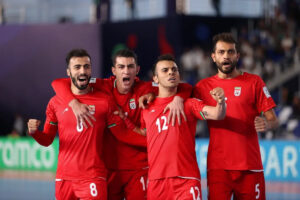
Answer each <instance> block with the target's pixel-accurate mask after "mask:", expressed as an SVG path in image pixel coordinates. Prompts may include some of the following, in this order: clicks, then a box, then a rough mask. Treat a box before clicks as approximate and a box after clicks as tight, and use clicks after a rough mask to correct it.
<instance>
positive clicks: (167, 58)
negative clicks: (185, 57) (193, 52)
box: [152, 54, 176, 75]
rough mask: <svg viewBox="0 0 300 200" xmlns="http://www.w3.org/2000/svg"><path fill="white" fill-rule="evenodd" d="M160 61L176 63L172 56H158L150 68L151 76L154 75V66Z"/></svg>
mask: <svg viewBox="0 0 300 200" xmlns="http://www.w3.org/2000/svg"><path fill="white" fill-rule="evenodd" d="M160 61H173V62H174V63H176V60H175V58H174V56H173V55H171V54H163V55H160V56H158V58H157V59H156V61H155V63H154V65H153V66H152V73H153V75H155V73H156V65H157V63H158V62H160Z"/></svg>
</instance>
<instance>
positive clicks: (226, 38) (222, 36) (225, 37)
mask: <svg viewBox="0 0 300 200" xmlns="http://www.w3.org/2000/svg"><path fill="white" fill-rule="evenodd" d="M212 41H213V49H212V51H213V52H215V51H216V45H217V43H218V42H219V41H223V42H227V43H231V44H235V48H236V50H237V52H239V44H238V42H237V41H236V40H235V38H234V37H233V35H232V34H231V33H219V34H217V35H215V36H214V37H213V40H212Z"/></svg>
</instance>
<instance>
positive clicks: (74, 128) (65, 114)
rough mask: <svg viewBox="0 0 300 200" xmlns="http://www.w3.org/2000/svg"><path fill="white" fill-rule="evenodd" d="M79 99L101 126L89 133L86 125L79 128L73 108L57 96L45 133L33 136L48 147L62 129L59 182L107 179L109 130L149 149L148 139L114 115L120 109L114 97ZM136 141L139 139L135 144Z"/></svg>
mask: <svg viewBox="0 0 300 200" xmlns="http://www.w3.org/2000/svg"><path fill="white" fill-rule="evenodd" d="M76 98H78V99H79V100H80V101H81V102H83V103H85V104H87V105H89V106H90V107H91V108H92V111H90V112H91V114H92V115H94V117H95V118H96V122H97V123H94V126H93V127H88V128H87V129H86V128H84V127H83V125H82V124H77V121H76V119H75V116H74V114H73V112H72V110H71V108H69V107H68V106H67V105H66V104H65V103H63V102H62V100H60V99H59V98H58V97H57V96H54V97H53V98H52V99H51V100H50V101H49V103H48V106H47V110H46V115H47V118H46V122H45V127H44V131H43V132H40V131H37V132H36V133H34V134H32V137H34V139H35V140H37V141H38V142H39V143H40V144H41V145H44V146H48V145H50V144H51V143H52V141H53V139H54V137H55V134H56V132H57V128H58V132H59V155H58V164H57V172H56V177H57V178H58V179H65V180H82V179H90V178H96V177H106V168H105V166H104V162H103V158H102V157H101V156H102V146H103V134H104V129H105V128H106V127H108V128H109V129H110V130H111V132H112V133H113V134H114V135H115V136H116V137H117V138H118V139H120V140H122V141H124V142H129V143H131V144H135V145H141V146H146V142H145V137H144V136H141V135H139V134H137V133H135V132H133V131H130V130H128V129H126V126H125V124H124V123H123V120H121V118H120V117H119V116H117V115H114V114H113V111H115V110H117V107H116V105H114V104H113V101H112V99H111V98H110V97H108V96H107V95H105V94H104V93H101V92H90V93H88V94H85V95H77V96H76ZM132 137H134V138H135V140H134V141H133V140H132ZM133 142H134V143H133Z"/></svg>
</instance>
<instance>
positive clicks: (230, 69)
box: [216, 61, 237, 74]
mask: <svg viewBox="0 0 300 200" xmlns="http://www.w3.org/2000/svg"><path fill="white" fill-rule="evenodd" d="M216 65H217V67H218V69H219V70H220V71H221V72H222V73H224V74H231V73H232V72H233V70H235V69H236V65H237V62H236V61H234V62H230V67H227V68H223V65H224V62H222V63H216Z"/></svg>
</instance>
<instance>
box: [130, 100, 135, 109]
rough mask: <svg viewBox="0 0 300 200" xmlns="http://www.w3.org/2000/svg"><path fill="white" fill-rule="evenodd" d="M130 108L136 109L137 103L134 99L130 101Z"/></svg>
mask: <svg viewBox="0 0 300 200" xmlns="http://www.w3.org/2000/svg"><path fill="white" fill-rule="evenodd" d="M129 107H130V109H131V110H133V109H136V103H135V100H134V99H130V100H129Z"/></svg>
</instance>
